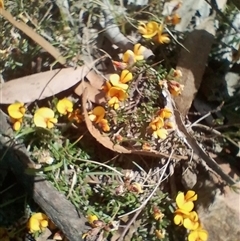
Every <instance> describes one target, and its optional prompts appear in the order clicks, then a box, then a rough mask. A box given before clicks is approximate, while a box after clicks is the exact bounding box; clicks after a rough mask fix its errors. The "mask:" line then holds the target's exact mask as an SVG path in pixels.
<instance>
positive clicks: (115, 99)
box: [108, 87, 127, 110]
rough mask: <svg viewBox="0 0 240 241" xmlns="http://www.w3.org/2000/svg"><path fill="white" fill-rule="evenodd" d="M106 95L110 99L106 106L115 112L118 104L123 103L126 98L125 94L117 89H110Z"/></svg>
mask: <svg viewBox="0 0 240 241" xmlns="http://www.w3.org/2000/svg"><path fill="white" fill-rule="evenodd" d="M108 95H109V97H110V98H111V99H110V100H109V101H108V104H109V106H111V107H113V108H114V109H115V110H116V109H118V108H119V102H120V101H124V100H125V99H126V98H127V93H126V92H125V91H124V90H123V89H121V88H119V87H112V88H111V89H110V90H109V92H108Z"/></svg>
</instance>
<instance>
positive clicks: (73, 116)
mask: <svg viewBox="0 0 240 241" xmlns="http://www.w3.org/2000/svg"><path fill="white" fill-rule="evenodd" d="M68 119H69V120H70V121H75V122H77V123H80V122H82V120H83V116H82V115H81V111H80V109H79V108H77V109H75V110H74V111H73V112H71V113H69V114H68Z"/></svg>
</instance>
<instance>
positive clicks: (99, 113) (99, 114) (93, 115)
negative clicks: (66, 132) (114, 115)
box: [88, 106, 105, 123]
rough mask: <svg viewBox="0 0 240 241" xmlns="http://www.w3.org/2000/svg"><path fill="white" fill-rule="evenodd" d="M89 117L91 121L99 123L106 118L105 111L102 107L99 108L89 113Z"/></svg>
mask: <svg viewBox="0 0 240 241" xmlns="http://www.w3.org/2000/svg"><path fill="white" fill-rule="evenodd" d="M88 116H89V119H90V120H91V121H93V122H95V123H99V121H101V120H102V119H103V118H104V116H105V109H104V108H103V107H102V106H97V107H95V108H94V109H93V110H92V111H90V112H89V115H88Z"/></svg>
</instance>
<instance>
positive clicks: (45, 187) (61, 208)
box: [0, 111, 86, 241]
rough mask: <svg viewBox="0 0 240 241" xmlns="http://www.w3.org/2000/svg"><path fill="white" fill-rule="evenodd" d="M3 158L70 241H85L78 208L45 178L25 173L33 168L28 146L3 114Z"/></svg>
mask: <svg viewBox="0 0 240 241" xmlns="http://www.w3.org/2000/svg"><path fill="white" fill-rule="evenodd" d="M0 146H1V149H0V156H1V157H2V160H1V161H3V162H5V163H6V165H7V166H8V168H9V169H10V170H12V171H13V173H14V174H15V176H16V178H17V180H18V181H19V182H20V183H22V184H23V186H24V187H25V189H26V191H27V192H28V193H29V194H30V195H31V196H32V197H33V199H34V201H35V202H36V203H37V204H38V205H39V206H40V207H41V208H42V209H43V211H44V212H45V213H46V215H47V216H48V217H49V218H50V219H51V220H52V221H53V222H54V223H55V225H56V226H57V227H58V228H60V229H61V230H62V232H63V233H64V234H65V235H66V237H67V238H68V240H70V241H82V234H83V233H84V232H85V222H86V220H85V218H84V217H83V215H81V214H80V216H79V213H78V212H77V210H76V208H75V207H74V206H73V205H72V204H71V203H70V202H69V201H68V200H67V199H66V197H65V196H64V195H63V194H61V193H59V192H58V191H57V190H56V189H55V188H54V187H53V186H52V185H51V184H50V183H49V182H47V181H46V180H45V179H44V177H40V176H38V177H37V176H30V175H27V174H26V173H25V169H26V168H28V167H33V166H34V163H33V162H32V160H31V159H30V158H29V156H28V153H27V151H26V148H25V146H23V145H22V144H18V143H17V142H16V140H15V139H14V137H13V133H12V130H11V128H10V126H9V125H8V123H7V120H6V117H5V116H4V114H3V112H2V111H0Z"/></svg>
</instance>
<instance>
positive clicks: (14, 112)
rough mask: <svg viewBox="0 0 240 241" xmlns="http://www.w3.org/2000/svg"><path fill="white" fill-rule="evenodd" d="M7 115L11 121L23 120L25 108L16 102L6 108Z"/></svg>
mask: <svg viewBox="0 0 240 241" xmlns="http://www.w3.org/2000/svg"><path fill="white" fill-rule="evenodd" d="M7 111H8V114H9V116H10V117H11V118H13V119H20V118H23V116H24V114H25V112H26V108H25V107H24V104H23V103H22V102H16V103H13V104H11V105H9V106H8V109H7Z"/></svg>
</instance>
